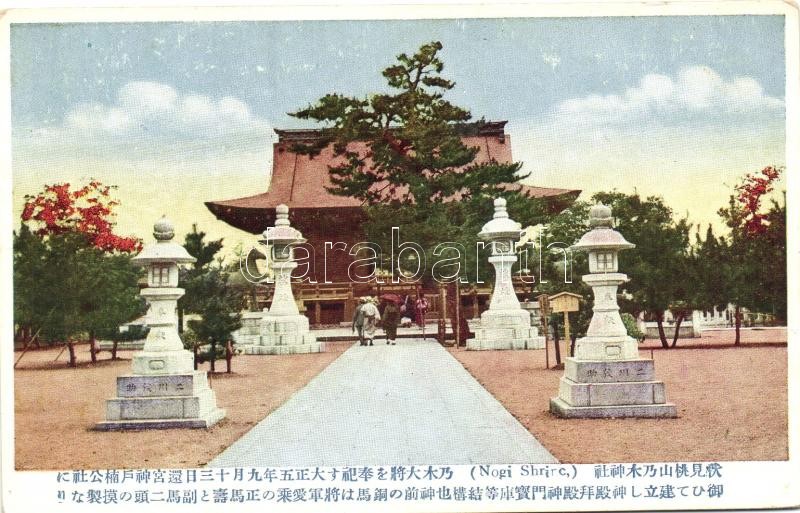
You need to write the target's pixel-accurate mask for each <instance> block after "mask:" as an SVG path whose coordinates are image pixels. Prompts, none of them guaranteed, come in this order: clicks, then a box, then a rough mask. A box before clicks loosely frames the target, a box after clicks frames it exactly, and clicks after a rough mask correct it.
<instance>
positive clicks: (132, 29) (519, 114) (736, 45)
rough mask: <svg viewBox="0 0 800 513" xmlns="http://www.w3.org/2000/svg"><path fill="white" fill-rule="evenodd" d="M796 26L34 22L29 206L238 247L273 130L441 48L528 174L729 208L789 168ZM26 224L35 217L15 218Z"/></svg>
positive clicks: (705, 212) (26, 68)
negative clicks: (92, 198)
mask: <svg viewBox="0 0 800 513" xmlns="http://www.w3.org/2000/svg"><path fill="white" fill-rule="evenodd" d="M783 24H784V19H783V17H782V16H767V15H765V16H755V15H750V16H676V17H668V16H655V17H635V16H633V17H600V18H509V19H453V20H408V21H401V20H391V21H273V22H270V21H248V22H179V23H173V22H169V23H167V22H164V23H62V24H14V25H12V27H11V107H12V165H13V171H12V176H13V195H14V202H13V209H14V212H13V214H14V217H15V219H18V218H19V213H20V212H21V207H22V203H23V201H24V195H26V194H35V193H37V192H38V191H40V190H41V189H42V187H43V185H44V184H51V183H60V182H70V183H76V184H77V183H82V182H85V181H87V180H88V179H89V178H97V179H100V180H101V181H103V182H104V183H107V184H114V185H116V186H117V187H118V189H117V190H116V194H117V197H118V198H119V199H120V200H121V205H120V206H119V207H118V216H117V221H118V227H117V228H118V229H117V231H118V233H120V234H122V235H129V234H132V235H136V236H139V237H141V238H143V239H144V240H145V241H149V240H151V238H152V236H151V235H150V234H151V233H152V230H151V228H152V224H153V222H154V221H155V220H156V219H157V218H158V217H160V216H161V214H167V216H168V217H170V218H171V219H172V220H173V221H174V222H175V224H176V228H177V229H176V231H177V234H178V237H179V240H182V236H183V234H184V233H185V232H186V231H189V230H190V229H191V224H192V223H194V222H196V223H198V225H199V228H200V229H201V230H203V231H205V232H207V233H208V234H209V236H210V237H213V238H219V237H224V238H225V244H226V247H228V248H232V247H234V246H236V245H237V244H243V245H245V246H247V245H253V244H255V237H254V236H252V235H249V234H246V233H244V232H241V231H239V230H236V229H234V228H231V227H229V226H227V225H226V224H225V223H223V222H222V221H218V220H216V219H215V218H214V217H213V215H211V214H210V213H209V212H208V210H207V209H206V208H205V206H204V204H203V203H204V202H205V201H209V200H223V199H230V198H236V197H241V196H246V195H252V194H257V193H260V192H263V191H265V190H266V189H267V187H268V183H269V182H268V181H269V172H270V169H271V153H272V147H271V145H272V143H273V142H274V140H275V136H274V132H273V128H299V127H311V126H313V125H309V124H307V123H305V122H300V121H298V120H296V119H294V118H292V117H291V116H289V115H288V114H287V113H288V112H291V111H293V110H297V109H300V108H302V107H305V106H307V105H308V104H309V103H311V102H313V101H314V100H316V99H317V98H319V97H321V96H322V95H324V94H326V93H329V92H339V93H343V94H347V95H352V96H359V97H363V96H365V95H367V94H370V93H373V92H378V91H384V90H386V87H385V83H384V80H383V77H382V76H381V74H380V71H381V70H382V69H383V68H385V67H387V66H389V65H391V64H392V63H393V61H394V58H395V56H396V55H397V54H399V53H401V52H406V53H411V52H413V51H414V50H416V49H417V48H418V47H419V46H420V45H421V44H423V43H425V42H428V41H433V40H438V41H441V42H442V44H443V46H444V48H443V50H442V52H441V58H442V60H443V61H444V63H445V69H444V71H443V75H444V76H445V77H447V78H450V79H452V80H453V81H455V83H456V87H455V88H454V89H453V90H452V91H450V92H449V93H448V95H447V99H448V100H450V101H451V102H453V103H455V104H457V105H459V106H462V107H466V108H468V109H469V110H470V111H471V112H472V114H473V116H474V117H475V118H480V117H484V118H486V119H491V120H508V122H509V123H508V125H507V133H508V134H509V135H510V138H511V144H512V152H513V155H514V158H515V160H518V161H522V162H523V169H524V170H525V171H527V172H529V173H530V177H529V178H528V179H527V181H528V182H529V183H531V184H534V185H539V186H547V187H561V188H575V189H581V190H583V191H584V194H583V196H582V198H585V199H588V196H590V195H591V193H592V192H596V191H601V190H602V191H606V190H611V189H618V190H620V191H624V192H633V191H634V190H636V191H638V192H639V193H641V194H643V195H661V196H663V197H664V199H665V201H666V202H667V203H668V204H669V205H670V206H672V207H673V208H674V210H675V211H676V213H677V214H678V215H680V216H688V217H689V219H690V221H692V222H694V223H699V224H701V225H705V224H708V223H714V224H715V225H719V219H718V217H717V215H716V211H717V209H718V208H719V207H721V206H723V205H724V204H725V203H726V201H727V198H728V195H729V194H730V192H731V189H732V187H733V186H734V185H735V184H736V183H737V181H738V180H739V179H740V178H741V177H742V176H743V175H744V174H745V173H748V172H754V171H758V170H759V169H761V168H763V167H765V166H767V165H783V164H784V163H785V134H784V131H785V127H784V125H785V119H784V118H785V107H784V85H785V71H784V69H785V67H784V60H785V55H784V25H783ZM15 224H16V223H15Z"/></svg>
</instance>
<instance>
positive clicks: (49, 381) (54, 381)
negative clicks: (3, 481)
mask: <svg viewBox="0 0 800 513" xmlns="http://www.w3.org/2000/svg"><path fill="white" fill-rule="evenodd" d="M328 346H329V351H330V352H326V353H317V354H305V355H288V356H281V357H270V356H248V355H241V356H237V357H235V358H234V360H233V371H234V372H233V373H231V374H224V373H223V374H215V375H214V376H213V377H212V378H211V380H210V381H211V386H212V388H213V389H214V391H215V393H216V395H217V404H218V405H219V406H220V407H222V408H225V409H226V410H227V412H228V416H227V418H225V419H224V420H222V421H221V422H220V423H219V424H217V425H215V426H213V427H212V428H211V429H208V430H204V429H185V430H184V429H165V430H152V431H130V432H98V431H91V430H90V428H91V427H92V426H93V425H94V423H95V422H97V421H99V420H102V419H103V418H104V416H105V401H106V399H110V398H111V397H112V395H113V394H114V390H115V381H116V377H117V376H118V375H119V374H123V373H127V372H129V371H130V365H131V362H130V356H131V354H132V353H131V352H120V356H121V357H122V358H124V359H123V360H117V361H111V360H109V359H107V358H109V357H108V353H102V356H101V358H106V359H105V360H101V361H100V362H98V363H97V364H95V365H92V364H91V363H87V360H88V359H89V356H88V346H80V347H79V352H78V361H79V362H81V363H79V367H78V368H77V369H70V368H68V367H67V366H66V363H65V362H66V359H67V358H66V354H62V355H61V357H60V359H59V360H58V361H56V362H53V359H54V358H55V356H56V354H58V351H59V350H58V349H48V350H42V351H31V352H29V353H27V354H26V355H25V356H24V357H23V359H22V360H21V362H20V364H19V366H18V367H17V369H16V370H15V371H14V386H15V443H16V462H15V463H16V465H15V466H16V468H17V469H18V470H57V469H77V468H80V469H95V468H161V467H163V468H187V467H190V468H191V467H197V466H201V465H204V464H206V463H207V462H208V461H210V460H211V459H212V458H213V457H214V456H216V455H217V454H219V453H220V452H222V450H223V449H225V448H226V447H228V446H229V445H231V444H232V443H233V442H234V441H235V440H237V439H238V438H239V437H241V436H242V435H243V434H244V433H245V432H247V431H248V430H249V429H250V428H251V427H252V426H253V425H255V424H256V423H257V422H258V421H260V420H261V419H263V418H264V417H265V416H266V415H267V414H269V413H270V412H272V411H273V410H275V409H276V408H277V407H278V406H280V405H281V404H283V403H284V402H285V401H286V400H287V399H288V398H289V397H290V396H292V394H294V393H295V392H297V391H298V390H299V389H301V388H302V387H303V386H305V385H306V383H308V382H309V381H310V380H311V379H312V378H313V377H314V376H316V375H317V374H319V372H320V371H322V369H324V368H325V367H326V366H327V365H328V364H329V363H331V362H332V361H333V360H335V359H336V358H337V357H338V356H339V355H340V354H341V352H342V351H344V350H345V349H347V348H348V347H349V346H350V344H348V343H342V344H339V343H337V344H328ZM18 356H19V353H17V354H15V358H16V357H18ZM217 363H218V367H217V369H223V370H224V368H225V362H224V361H222V362H217Z"/></svg>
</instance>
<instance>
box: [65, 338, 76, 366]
mask: <svg viewBox="0 0 800 513" xmlns="http://www.w3.org/2000/svg"><path fill="white" fill-rule="evenodd" d="M67 349H68V350H69V366H70V367H77V366H78V359H77V358H76V357H75V344H73V343H72V341H71V340H69V341H67Z"/></svg>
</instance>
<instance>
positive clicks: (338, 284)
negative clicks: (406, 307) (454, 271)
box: [205, 121, 580, 324]
mask: <svg viewBox="0 0 800 513" xmlns="http://www.w3.org/2000/svg"><path fill="white" fill-rule="evenodd" d="M505 124H506V122H505V121H493V122H486V123H484V124H482V125H481V126H480V129H479V130H477V131H475V132H474V133H473V134H471V135H467V136H463V138H462V140H463V141H464V143H465V144H466V145H467V146H471V147H477V148H478V154H477V156H476V158H475V162H478V163H482V162H489V161H491V160H495V161H497V162H500V163H510V162H513V159H512V156H511V141H510V137H509V136H508V134H506V133H505ZM275 132H276V133H277V134H278V141H277V142H276V143H275V144H274V145H273V160H272V162H273V164H272V166H273V167H272V175H271V180H270V183H269V187H268V189H267V191H266V192H263V193H260V194H256V195H254V196H247V197H244V198H236V199H231V200H224V201H208V202H206V203H205V204H206V207H208V209H209V210H210V211H211V212H212V213H213V214H214V216H216V218H217V219H220V220H222V221H224V222H225V223H228V224H229V225H231V226H233V227H235V228H239V229H241V230H244V231H246V232H249V233H252V234H260V233H262V232H263V231H264V230H265V229H266V228H267V227H268V226H272V225H273V224H274V222H275V207H277V206H278V205H280V204H281V203H283V204H286V205H287V206H288V207H289V218H290V221H291V223H292V226H294V227H296V228H297V229H299V230H300V231H301V232H302V233H303V235H304V237H306V238H307V239H308V244H309V245H310V246H313V248H314V253H315V255H323V254H324V251H325V248H324V244H325V242H326V241H328V242H332V241H335V242H339V241H341V242H344V243H346V244H347V245H348V248H349V247H350V246H351V245H352V244H354V243H356V242H361V241H364V236H363V233H362V230H361V223H362V222H363V220H364V213H363V210H362V207H361V205H362V204H361V201H360V200H358V199H355V198H350V197H345V196H338V195H334V194H331V193H330V192H328V190H327V189H326V187H329V186H331V181H330V177H329V173H328V167H329V165H331V164H332V163H334V162H335V157H334V155H333V148H332V147H330V146H329V147H328V148H325V149H324V150H322V153H320V154H319V155H318V156H315V157H313V158H311V157H309V156H307V155H299V154H297V153H294V152H292V151H291V148H292V146H293V145H294V144H296V143H308V142H310V141H313V140H314V139H315V138H316V137H318V135H319V132H318V131H317V130H279V129H276V130H275ZM511 187H514V188H517V189H518V190H521V191H522V192H523V193H525V194H527V195H529V196H531V197H537V198H542V199H544V200H545V202H546V205H547V208H548V210H549V211H551V212H554V213H555V212H559V211H561V210H563V209H564V208H566V207H568V206H569V205H570V204H572V202H573V201H575V199H576V198H577V197H578V195H579V194H580V191H579V190H570V189H553V188H544V187H532V186H528V185H523V184H513V185H509V188H511ZM329 253H330V249H329ZM353 258H354V257H351V256H348V255H347V253H346V252H342V251H339V252H338V254H337V257H336V258H335V259H333V260H330V261H326V267H325V268H323V266H322V265H319V264H317V265H315V266H314V267H313V272H312V273H311V274H312V278H313V281H316V282H317V283H316V284H312V283H308V282H303V283H299V284H298V286H297V289H298V290H297V294H296V296H297V297H298V298H299V299H301V300H303V301H304V303H305V306H306V307H307V309H308V311H307V314H308V315H309V317H310V318H311V322H312V323H315V324H320V323H326V324H327V323H334V322H340V320H343V319H347V318H348V317H347V314H348V312H349V311H350V310H351V305H354V304H355V301H354V299H353V298H354V297H358V296H359V295H362V294H364V293H370V292H371V293H373V294H374V293H375V292H376V291H375V290H370V289H369V287H368V285H366V286H367V289H366V290H364V287H365V284H353V283H351V282H350V280H349V277H348V275H347V269H348V266H349V265H350V263H351V262H352V261H353ZM326 277H327V281H328V282H329V283H325V279H326ZM406 287H407V286H406ZM387 288H388V287H387ZM470 293H471V294H472V306H473V311H474V312H473V313H475V314H476V315H477V311H478V310H479V307H480V305H481V304H482V303H483V302H484V301H483V300H479V297H478V296H485V295H487V294H488V293H489V291H488V290H487V291H471V292H470V291H469V290H465V291H463V292H462V296H464V295H468V294H470ZM468 303H469V301H468ZM467 306H468V305H467Z"/></svg>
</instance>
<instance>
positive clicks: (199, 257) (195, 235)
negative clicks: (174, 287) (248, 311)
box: [178, 223, 222, 333]
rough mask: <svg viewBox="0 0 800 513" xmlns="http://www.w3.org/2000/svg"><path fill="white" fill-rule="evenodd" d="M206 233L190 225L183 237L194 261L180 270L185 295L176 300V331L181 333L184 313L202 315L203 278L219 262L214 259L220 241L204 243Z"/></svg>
mask: <svg viewBox="0 0 800 513" xmlns="http://www.w3.org/2000/svg"><path fill="white" fill-rule="evenodd" d="M205 238H206V233H205V232H199V231H197V223H194V224H192V231H191V232H189V233H187V234H186V236H185V237H184V241H183V247H184V248H186V251H188V252H189V254H190V255H192V256H193V257H194V258H195V259H196V260H195V262H194V263H192V264H191V265H189V266H187V267H185V268H182V269H181V278H180V283H181V286H182V287H183V289H184V290H185V291H186V293H185V294H184V295H183V297H181V298H180V299H179V300H178V331H179V332H180V333H183V328H184V322H183V315H184V313H185V312H186V313H196V314H200V313H202V310H203V307H204V303H203V301H204V296H203V291H202V290H201V289H202V287H203V276H204V275H205V274H206V273H207V272H208V271H209V269H210V268H211V266H212V264H214V263H217V264H218V265H219V264H220V262H219V261H218V260H217V259H216V255H217V253H218V252H219V251H220V250H221V249H222V239H217V240H213V241H208V242H206V240H205Z"/></svg>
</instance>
